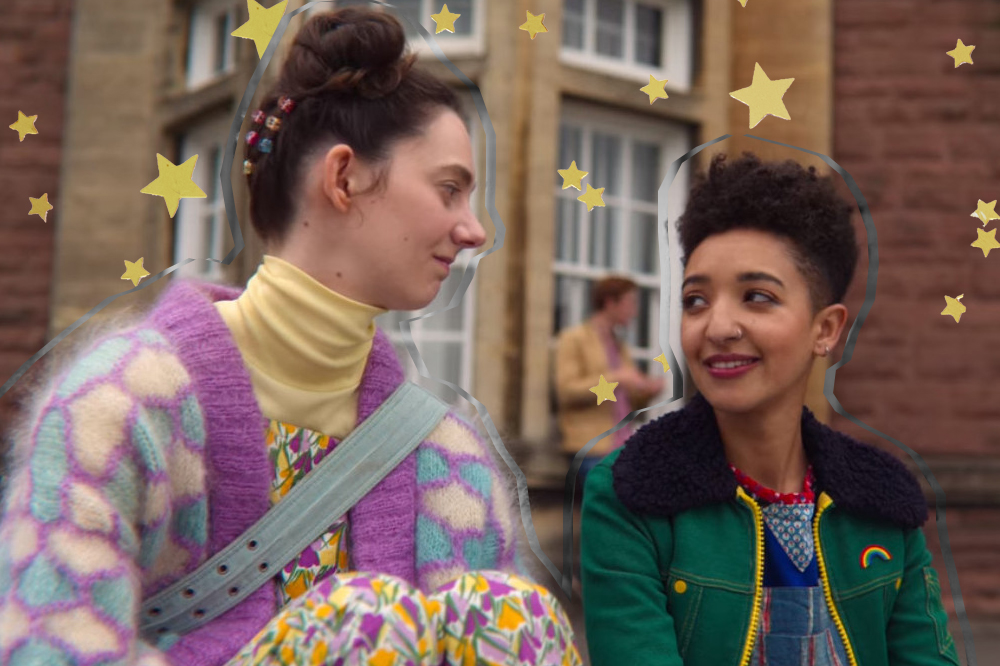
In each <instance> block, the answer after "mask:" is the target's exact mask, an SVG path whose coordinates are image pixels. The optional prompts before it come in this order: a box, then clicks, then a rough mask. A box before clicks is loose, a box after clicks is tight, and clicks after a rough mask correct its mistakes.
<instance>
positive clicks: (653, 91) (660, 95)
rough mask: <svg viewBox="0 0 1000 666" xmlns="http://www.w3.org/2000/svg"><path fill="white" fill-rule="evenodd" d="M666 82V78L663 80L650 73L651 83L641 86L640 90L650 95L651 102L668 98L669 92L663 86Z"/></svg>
mask: <svg viewBox="0 0 1000 666" xmlns="http://www.w3.org/2000/svg"><path fill="white" fill-rule="evenodd" d="M666 82H667V80H666V79H663V80H662V81H661V80H659V79H658V78H656V77H655V76H653V75H652V74H650V75H649V83H647V84H646V85H644V86H643V87H641V88H639V90H641V91H642V92H644V93H646V94H647V95H649V103H650V104H652V103H653V102H655V101H656V100H658V99H667V92H666V91H665V90H664V89H663V86H664V84H665V83H666Z"/></svg>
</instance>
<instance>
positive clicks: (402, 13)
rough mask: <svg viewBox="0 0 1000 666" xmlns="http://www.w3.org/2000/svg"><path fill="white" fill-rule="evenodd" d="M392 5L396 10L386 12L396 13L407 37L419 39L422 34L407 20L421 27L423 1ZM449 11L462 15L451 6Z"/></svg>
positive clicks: (357, 1) (396, 0)
mask: <svg viewBox="0 0 1000 666" xmlns="http://www.w3.org/2000/svg"><path fill="white" fill-rule="evenodd" d="M350 4H367V3H366V2H362V1H361V0H350ZM391 4H392V5H393V6H394V7H395V9H388V8H386V11H388V12H395V14H396V16H398V17H400V23H402V24H403V28H404V29H405V30H406V36H407V37H410V38H413V37H418V36H419V35H420V32H419V31H417V30H414V29H413V28H412V27H410V24H409V23H408V22H407V21H406V20H405V19H409V20H410V21H413V22H414V23H416V24H418V25H420V24H422V23H423V21H421V19H422V18H423V17H422V16H421V15H420V5H421V0H391ZM375 6H376V7H377V6H378V5H375ZM448 10H449V11H450V12H452V13H453V14H461V13H462V12H461V11H459V10H458V9H455V8H453V7H452V6H451V4H449V5H448ZM438 11H440V10H436V11H434V12H433V13H434V14H436V13H437V12H438ZM464 18H465V16H464V15H463V16H462V18H460V19H459V20H458V21H455V30H456V31H458V24H459V23H460V22H461V21H462V20H463V19H464ZM427 19H428V20H430V17H429V16H428V17H427ZM432 25H433V23H432ZM433 32H434V30H431V33H432V34H433ZM441 34H442V35H447V34H449V33H446V32H442V33H441ZM438 36H440V35H438ZM420 39H423V37H420Z"/></svg>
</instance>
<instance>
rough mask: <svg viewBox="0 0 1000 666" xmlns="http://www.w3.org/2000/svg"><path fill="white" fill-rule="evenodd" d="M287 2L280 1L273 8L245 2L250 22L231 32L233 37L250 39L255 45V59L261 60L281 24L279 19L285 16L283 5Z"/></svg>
mask: <svg viewBox="0 0 1000 666" xmlns="http://www.w3.org/2000/svg"><path fill="white" fill-rule="evenodd" d="M287 4H288V0H282V2H279V3H278V4H276V5H275V6H274V7H271V8H266V7H263V6H262V5H259V4H258V3H257V2H256V0H247V10H248V11H249V13H250V20H249V21H247V22H246V23H244V24H243V25H241V26H240V27H238V28H236V30H233V32H232V35H233V37H242V38H243V39H252V40H253V43H254V44H256V45H257V57H258V58H263V57H264V51H266V50H267V45H268V43H270V41H271V37H273V36H274V31H275V30H277V29H278V24H279V23H281V17H282V16H284V14H285V5H287Z"/></svg>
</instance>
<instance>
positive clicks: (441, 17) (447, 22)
mask: <svg viewBox="0 0 1000 666" xmlns="http://www.w3.org/2000/svg"><path fill="white" fill-rule="evenodd" d="M459 16H461V14H452V13H451V12H449V11H448V5H445V6H444V7H443V8H442V9H441V11H440V12H439V13H437V14H431V18H432V19H434V25H436V26H437V30H435V31H434V34H435V35H436V34H438V33H439V32H441V31H443V30H447V31H448V32H455V19H457V18H458V17H459Z"/></svg>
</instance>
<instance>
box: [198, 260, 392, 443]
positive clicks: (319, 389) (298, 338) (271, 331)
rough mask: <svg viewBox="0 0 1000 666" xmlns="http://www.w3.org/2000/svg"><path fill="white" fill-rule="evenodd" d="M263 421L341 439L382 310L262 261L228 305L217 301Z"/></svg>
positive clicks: (351, 422) (353, 412)
mask: <svg viewBox="0 0 1000 666" xmlns="http://www.w3.org/2000/svg"><path fill="white" fill-rule="evenodd" d="M215 307H216V309H217V310H218V312H219V314H220V315H221V316H222V319H223V320H224V321H225V322H226V326H228V327H229V330H230V332H232V334H233V338H234V339H235V341H236V346H237V347H238V348H239V350H240V353H241V354H242V355H243V360H244V362H245V363H246V365H247V369H248V370H249V372H250V380H251V382H252V384H253V389H254V393H255V395H256V396H257V401H258V402H259V403H260V408H261V411H262V412H263V414H264V416H265V417H266V418H268V419H272V420H277V421H282V422H284V423H290V424H293V425H296V426H299V427H302V428H308V429H310V430H315V431H318V432H320V433H323V434H325V435H329V436H331V437H335V438H337V439H343V438H344V437H346V436H347V435H348V434H350V432H351V431H352V430H354V426H355V424H356V421H357V413H358V388H359V386H360V384H361V376H362V374H364V370H365V365H366V363H367V361H368V355H369V353H370V352H371V348H372V340H373V338H374V337H375V322H374V319H375V317H376V316H378V315H380V314H382V313H384V312H385V310H383V309H381V308H377V307H374V306H371V305H366V304H364V303H359V302H358V301H354V300H351V299H350V298H347V297H346V296H342V295H341V294H338V293H337V292H335V291H332V290H331V289H329V288H327V287H325V286H324V285H322V284H320V283H319V282H317V281H316V280H315V279H313V278H312V277H310V276H309V275H308V274H306V273H305V272H303V271H302V270H300V269H299V268H297V267H295V266H293V265H292V264H290V263H288V262H287V261H284V260H282V259H279V258H277V257H274V256H270V255H265V256H264V261H263V263H262V264H261V265H260V266H259V267H258V269H257V272H256V273H255V274H254V276H253V277H252V278H250V280H249V282H248V283H247V288H246V290H245V291H244V292H243V293H242V294H241V295H240V297H239V298H237V299H236V300H235V301H218V302H216V304H215Z"/></svg>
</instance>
